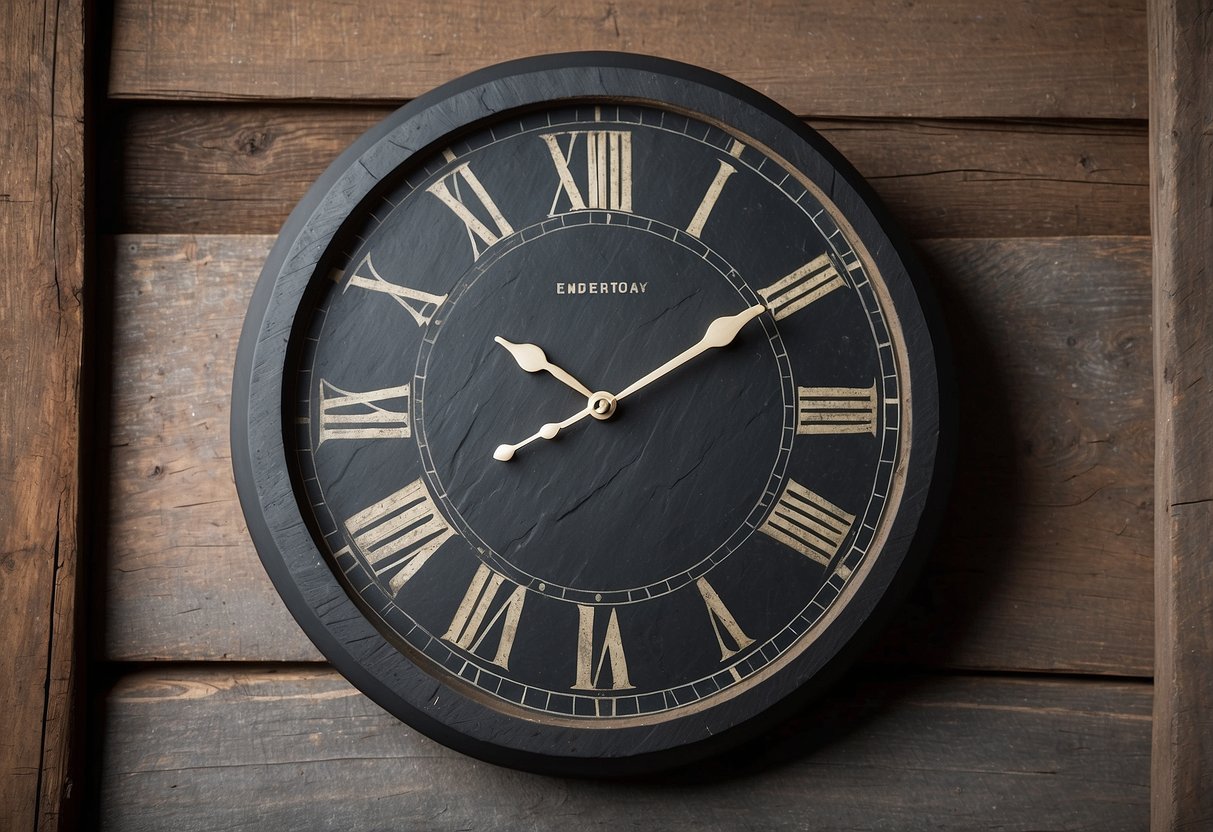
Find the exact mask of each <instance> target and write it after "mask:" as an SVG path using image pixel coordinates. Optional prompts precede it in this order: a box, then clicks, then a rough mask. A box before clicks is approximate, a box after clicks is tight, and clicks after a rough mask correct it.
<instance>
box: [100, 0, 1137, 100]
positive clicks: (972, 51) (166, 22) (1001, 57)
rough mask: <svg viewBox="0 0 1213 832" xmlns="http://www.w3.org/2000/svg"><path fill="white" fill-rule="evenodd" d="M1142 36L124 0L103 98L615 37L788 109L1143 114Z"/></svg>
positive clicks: (347, 77) (713, 9) (403, 76)
mask: <svg viewBox="0 0 1213 832" xmlns="http://www.w3.org/2000/svg"><path fill="white" fill-rule="evenodd" d="M1144 42H1145V14H1144V6H1143V4H1142V2H1141V0H1110V1H1109V2H1104V3H1100V4H1099V6H1098V7H1097V8H1089V7H1086V6H1084V5H1083V4H1082V3H1080V2H1073V1H1071V2H1056V0H1024V2H1019V3H1011V4H1006V3H1001V2H999V0H980V2H976V3H975V2H974V0H937V1H936V2H932V3H912V4H902V5H900V6H898V7H897V8H896V10H892V9H890V8H889V7H888V5H887V4H885V3H882V2H880V1H879V0H861V1H860V2H851V3H814V4H812V5H811V6H809V7H806V6H805V4H803V3H800V2H796V1H795V0H777V2H764V3H757V2H746V3H737V2H734V0H698V2H695V3H684V2H675V0H644V1H643V2H642V0H629V1H627V2H618V3H607V4H602V3H597V2H594V0H569V2H566V3H563V4H560V5H553V6H548V7H543V8H540V7H538V6H534V7H528V8H521V7H519V6H517V5H515V4H511V3H489V4H485V3H481V2H475V0H446V2H436V0H426V1H425V2H415V3H404V4H397V3H375V2H373V0H351V2H346V3H342V4H340V5H336V6H335V5H333V4H331V3H328V2H325V0H300V2H295V3H279V2H275V0H255V1H253V2H243V3H226V4H220V5H215V4H213V3H209V2H207V1H206V0H119V2H118V3H117V4H116V7H115V11H114V48H113V56H112V61H113V63H112V69H111V74H110V94H111V95H112V96H114V97H116V98H159V99H205V100H230V99H287V100H317V99H323V100H342V99H345V100H349V99H359V100H380V101H401V100H404V99H407V98H412V97H415V96H417V95H418V94H420V93H422V92H424V91H426V90H428V89H430V88H432V87H434V86H436V85H438V84H440V83H442V82H444V81H448V80H450V79H452V78H454V77H456V76H458V75H462V74H463V73H465V72H468V71H470V70H473V69H476V68H479V67H482V66H487V65H489V64H492V63H495V62H497V61H502V60H507V59H510V58H517V57H522V56H525V55H529V54H535V53H542V52H549V51H575V50H583V49H602V50H615V49H620V50H624V51H630V52H641V53H645V54H653V55H660V56H663V57H669V58H676V59H679V60H683V61H687V62H689V63H692V64H698V65H701V66H705V67H708V68H709V69H714V70H717V71H720V72H724V73H726V74H728V75H732V76H734V77H736V78H737V79H738V80H740V81H742V82H743V83H746V84H749V85H751V86H753V87H755V88H757V89H759V90H761V91H762V92H765V93H766V94H767V95H770V96H771V97H772V98H774V99H776V100H777V101H780V102H781V103H782V104H784V105H785V106H787V107H788V108H790V109H792V110H793V111H794V112H797V113H813V114H816V115H848V116H925V117H961V118H969V117H993V118H998V117H1021V116H1022V117H1059V118H1142V117H1143V114H1144V112H1145V109H1146V86H1147V84H1146V69H1145V60H1146V56H1145V50H1144V48H1143V43H1144Z"/></svg>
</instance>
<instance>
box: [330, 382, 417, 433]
mask: <svg viewBox="0 0 1213 832" xmlns="http://www.w3.org/2000/svg"><path fill="white" fill-rule="evenodd" d="M393 401H395V402H398V404H397V405H396V407H395V408H391V407H388V404H390V403H391V402H393ZM408 409H409V386H408V385H407V384H402V385H400V386H399V387H385V388H384V389H382V390H370V391H367V392H365V393H351V392H350V391H349V390H342V389H341V388H340V387H338V386H337V385H335V384H333V383H331V382H328V381H325V380H324V379H320V442H319V443H318V444H317V447H319V446H320V445H323V444H324V443H325V442H327V441H328V440H330V439H407V438H408V437H409V436H410V431H409V412H408Z"/></svg>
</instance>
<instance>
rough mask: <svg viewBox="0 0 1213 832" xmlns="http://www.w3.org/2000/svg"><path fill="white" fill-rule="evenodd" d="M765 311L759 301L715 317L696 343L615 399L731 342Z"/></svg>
mask: <svg viewBox="0 0 1213 832" xmlns="http://www.w3.org/2000/svg"><path fill="white" fill-rule="evenodd" d="M765 311H766V307H765V306H763V305H762V304H760V303H759V304H755V305H754V306H751V307H750V308H749V309H746V310H745V311H743V312H739V313H738V314H736V315H725V316H724V317H721V318H717V319H716V320H714V321H712V322H711V323H710V324H708V329H707V332H705V333H704V335H703V337H702V338H700V339H699V341H698V343H696V344H695V345H694V346H693V347H690V348H689V349H686V350H683V351H682V352H680V353H678V355H676V356H674V357H673V358H671V359H670V360H669V361H667V362H666V363H664V364H662V365H661V366H660V367H658V368H657V369H656V370H653V371H652V372H651V373H649V374H648V375H646V376H644V377H643V378H640V379H638V380H636V381H634V382H632V383H631V384H630V385H628V386H627V387H625V388H624V389H623V390H622V391H621V392H620V393H619V394H618V395H616V396H615V400H616V401H620V400H622V399H624V398H626V397H627V396H630V395H632V394H633V393H635V392H636V391H637V390H639V389H641V388H642V387H646V386H648V385H649V384H651V383H652V382H654V381H656V380H657V379H659V378H661V377H662V376H664V375H665V374H666V373H670V372H673V371H674V370H676V369H678V368H679V367H681V366H682V365H683V364H685V363H687V362H688V361H690V360H691V359H692V358H695V357H696V356H698V355H700V354H701V353H705V352H707V351H708V350H710V349H712V348H713V347H724V346H727V345H729V344H731V343H732V342H733V339H734V338H736V337H737V333H739V332H741V329H742V327H744V326H745V325H746V324H748V323H749V322H750V321H752V320H754V318H757V317H758V316H759V315H761V314H762V313H763V312H765Z"/></svg>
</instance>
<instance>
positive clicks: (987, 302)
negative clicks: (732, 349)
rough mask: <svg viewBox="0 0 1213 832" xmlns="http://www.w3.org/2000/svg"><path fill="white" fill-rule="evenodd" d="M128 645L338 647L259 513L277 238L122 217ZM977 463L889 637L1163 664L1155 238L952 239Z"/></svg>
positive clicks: (948, 293)
mask: <svg viewBox="0 0 1213 832" xmlns="http://www.w3.org/2000/svg"><path fill="white" fill-rule="evenodd" d="M113 242H114V250H113V268H114V272H113V280H114V287H115V290H114V291H115V298H116V307H117V308H116V311H115V316H114V319H115V321H116V324H117V329H116V331H115V334H114V347H115V354H114V359H113V360H114V367H115V381H114V396H113V398H114V415H113V426H112V434H111V436H112V438H111V443H112V446H113V449H112V457H111V459H112V482H111V507H110V518H111V528H110V539H109V544H108V546H109V552H110V563H109V572H108V576H107V598H108V605H107V621H106V628H105V629H106V633H107V635H106V644H107V647H106V654H107V656H108V657H109V658H112V659H118V660H159V659H167V660H205V659H243V660H267V659H276V660H314V659H318V658H319V656H318V654H317V653H316V652H315V650H314V648H313V647H312V646H311V645H310V644H309V643H308V642H307V640H306V639H305V638H304V636H303V635H302V633H301V631H300V630H299V629H298V627H296V626H295V625H294V623H293V622H292V621H291V620H290V617H289V616H288V615H287V613H286V612H285V610H284V608H283V607H282V605H281V603H280V602H279V600H278V598H277V596H276V595H275V593H274V590H273V589H272V587H271V585H270V583H269V581H268V579H267V578H266V576H265V573H264V571H263V570H262V568H261V565H260V562H259V561H258V559H257V556H256V554H255V552H254V551H253V549H252V545H251V544H250V542H249V540H248V536H247V533H246V531H245V529H244V525H243V522H242V518H241V514H240V510H239V507H238V504H237V501H236V494H235V490H234V488H233V486H232V479H231V476H232V475H231V466H230V460H229V449H228V440H227V427H228V401H229V390H230V378H231V377H230V373H231V367H232V361H233V354H234V350H235V346H236V339H237V336H238V333H239V330H240V325H241V321H242V318H243V315H244V310H245V307H246V304H247V301H248V297H249V294H250V292H251V291H252V287H253V284H254V282H255V281H256V277H257V274H258V272H259V271H260V268H261V264H262V261H263V260H264V258H265V255H266V253H267V251H268V249H269V246H270V243H271V242H272V238H270V237H266V236H197V237H195V236H142V235H126V236H120V237H117V238H114V241H113ZM921 251H922V253H923V255H924V257H925V259H926V264H927V267H928V271H929V273H930V274H931V276H932V278H933V279H934V282H935V285H936V286H937V287H938V289H939V291H940V293H941V294H942V296H943V301H944V304H945V309H946V316H947V320H948V321H949V323H951V324H952V328H953V331H954V337H955V340H956V344H955V348H956V355H957V362H958V365H959V367H958V371H959V376H960V390H961V396H962V399H961V407H962V417H961V418H962V426H963V431H962V441H963V444H962V448H961V452H960V459H961V469H960V471H959V475H958V487H957V489H956V497H955V499H954V500H953V504H952V506H951V508H950V510H949V513H948V516H947V517H946V518H945V521H944V544H943V545H942V546H941V547H940V548H939V551H938V552H937V554H936V555H935V556H934V557H933V558H932V560H931V563H930V565H929V567H928V572H927V575H926V577H925V578H924V580H923V582H922V584H921V586H920V589H919V592H918V593H917V595H916V596H915V597H914V599H913V600H912V602H911V604H910V606H909V607H908V609H907V610H906V611H905V612H904V613H903V615H902V617H901V618H900V619H899V621H898V623H897V624H895V625H894V626H893V627H892V628H890V635H889V637H888V639H886V641H885V642H884V643H883V645H882V647H881V649H880V650H879V651H878V653H877V655H878V656H880V657H881V658H882V660H884V661H893V662H909V663H913V664H927V665H931V666H936V667H966V668H989V669H1022V670H1042V671H1065V672H1079V673H1105V674H1118V675H1145V676H1148V675H1149V674H1150V672H1151V668H1152V645H1153V636H1152V630H1151V622H1152V615H1153V612H1152V603H1151V592H1150V574H1151V551H1152V538H1151V535H1152V523H1153V509H1152V504H1151V497H1152V487H1153V476H1152V469H1151V464H1152V459H1153V431H1152V427H1153V424H1152V416H1153V413H1152V408H1151V401H1150V353H1149V343H1150V336H1149V316H1150V311H1149V309H1150V307H1149V304H1150V276H1149V244H1148V241H1147V240H1145V239H1141V238H1107V237H1105V238H1086V239H1072V238H1071V239H1065V238H1062V239H1046V238H1041V239H1018V240H1016V239H1009V240H935V241H928V242H924V243H923V244H922V245H921Z"/></svg>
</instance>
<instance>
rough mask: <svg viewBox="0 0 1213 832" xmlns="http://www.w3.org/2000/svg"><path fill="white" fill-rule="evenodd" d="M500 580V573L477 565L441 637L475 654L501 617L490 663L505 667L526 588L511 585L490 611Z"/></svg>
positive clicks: (507, 667) (508, 664)
mask: <svg viewBox="0 0 1213 832" xmlns="http://www.w3.org/2000/svg"><path fill="white" fill-rule="evenodd" d="M504 581H505V578H504V577H503V576H501V575H498V574H497V573H496V572H494V571H492V570H491V569H489V568H488V567H487V566H485V565H484V564H480V566H479V567H478V568H477V569H476V574H475V575H473V576H472V583H471V585H470V586H469V587H468V591H467V592H466V593H465V594H464V596H463V601H462V602H461V603H460V604H459V609H457V610H456V611H455V617H454V619H452V620H451V626H450V627H449V628H447V631H446V633H444V634H443V636H442V637H443V638H444V639H446V640H447V641H449V642H451V643H452V644H455V645H457V646H459V647H462V648H463V649H464V650H467V651H468V652H469V653H475V652H476V651H477V650H479V649H480V645H481V644H483V643H484V640H485V638H486V637H487V636H488V634H489V633H490V632H492V631H493V628H494V627H495V625H496V624H497V622H498V621H503V619H504V621H503V623H502V625H501V635H500V636H499V637H498V640H497V653H496V655H494V657H493V664H495V665H499V666H501V667H504V668H505V669H507V670H508V669H509V667H510V651H511V650H512V649H513V648H514V635H515V634H516V633H517V632H518V619H519V618H521V617H522V604H523V602H524V601H526V589H525V588H523V587H521V586H514V591H513V592H510V593H508V594H507V595H506V597H505V600H503V601H502V602H501V604H500V605H499V606H498V607H497V611H496V612H492V608H493V601H494V600H495V599H496V597H497V590H498V589H500V588H501V584H502V582H504ZM490 613H492V614H491V615H490Z"/></svg>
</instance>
